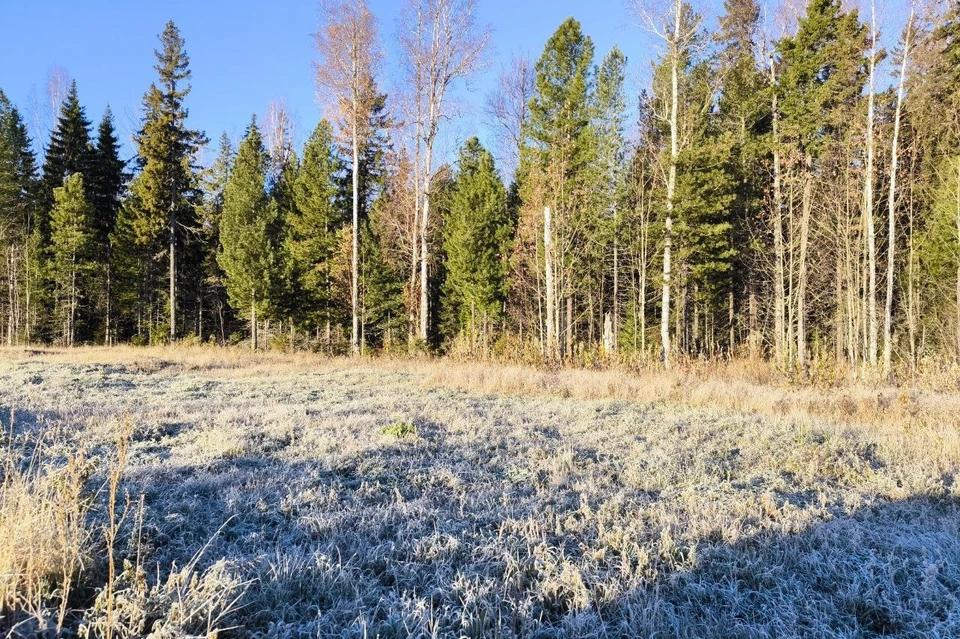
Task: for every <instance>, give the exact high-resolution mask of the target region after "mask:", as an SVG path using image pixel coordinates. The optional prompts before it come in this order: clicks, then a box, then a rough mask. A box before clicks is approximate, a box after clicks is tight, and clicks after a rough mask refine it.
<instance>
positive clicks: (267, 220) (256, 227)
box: [217, 118, 276, 350]
mask: <svg viewBox="0 0 960 639" xmlns="http://www.w3.org/2000/svg"><path fill="white" fill-rule="evenodd" d="M268 166H269V157H268V155H267V151H266V149H265V148H264V146H263V138H262V137H261V136H260V130H259V129H258V128H257V122H256V119H255V118H254V119H252V120H251V121H250V126H249V127H248V129H247V134H246V136H245V137H244V139H243V141H242V142H241V143H240V146H239V148H238V149H237V157H236V159H235V160H234V163H233V169H232V170H231V172H230V177H229V178H228V179H227V184H226V186H225V188H224V191H223V216H222V218H221V220H220V252H219V253H218V255H217V262H218V263H219V265H220V268H221V269H223V274H224V284H225V285H226V289H227V294H228V295H229V296H230V302H231V304H232V305H233V307H234V308H235V309H236V310H237V311H238V312H243V311H244V310H246V311H249V313H250V316H249V317H250V345H251V348H253V349H254V350H256V348H257V347H258V336H257V315H258V313H259V314H261V315H262V314H264V313H265V312H266V311H267V310H269V308H270V306H269V305H270V302H271V300H270V299H269V295H270V292H271V286H272V282H271V279H272V278H273V277H274V267H275V252H276V239H275V238H273V237H271V236H270V231H271V229H272V228H273V227H274V222H275V217H276V206H275V204H274V203H273V202H271V201H270V199H269V197H268V196H267V190H266V189H267V187H266V179H267V170H268Z"/></svg>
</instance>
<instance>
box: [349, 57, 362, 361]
mask: <svg viewBox="0 0 960 639" xmlns="http://www.w3.org/2000/svg"><path fill="white" fill-rule="evenodd" d="M354 69H356V62H354ZM356 103H357V100H356V99H355V100H354V105H355V106H354V109H353V122H352V127H353V128H352V132H351V133H352V138H353V256H352V260H351V264H352V273H351V283H350V303H351V307H350V308H351V321H352V328H353V331H352V333H351V334H350V350H351V352H352V353H353V354H354V355H359V354H360V342H359V339H360V315H359V314H358V312H357V311H358V307H359V305H360V239H359V238H360V234H359V228H360V140H359V136H358V135H357V118H358V117H359V114H358V113H357V108H356Z"/></svg>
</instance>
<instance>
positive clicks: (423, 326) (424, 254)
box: [420, 150, 430, 342]
mask: <svg viewBox="0 0 960 639" xmlns="http://www.w3.org/2000/svg"><path fill="white" fill-rule="evenodd" d="M429 157H430V151H429V150H428V151H427V158H429ZM429 162H430V160H429V159H428V160H427V163H428V164H429ZM428 173H429V170H428ZM425 179H426V183H427V185H426V188H425V189H424V193H423V215H422V216H421V217H420V221H421V225H420V339H421V340H423V341H424V342H426V341H427V339H428V337H429V329H430V280H429V271H428V268H429V260H430V254H429V250H430V247H429V243H428V242H427V229H428V228H429V226H428V224H429V222H430V192H429V188H430V186H429V182H430V178H429V177H428V178H425Z"/></svg>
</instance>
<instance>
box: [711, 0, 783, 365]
mask: <svg viewBox="0 0 960 639" xmlns="http://www.w3.org/2000/svg"><path fill="white" fill-rule="evenodd" d="M760 15H761V10H760V5H759V3H758V0H724V15H723V17H721V19H720V29H719V31H718V33H717V35H716V39H717V41H718V44H719V45H720V55H719V56H718V65H717V67H718V68H717V73H718V74H719V76H720V77H721V78H722V86H721V93H720V98H719V100H718V104H717V117H716V119H717V122H716V127H717V129H718V130H719V132H722V133H726V134H730V135H732V136H733V140H732V141H733V147H732V149H731V151H732V161H730V162H729V163H727V170H728V171H730V173H731V176H732V178H733V180H734V182H735V195H736V199H735V201H734V202H733V203H732V205H731V208H732V215H731V216H730V218H731V220H730V222H731V232H730V236H731V237H730V241H731V244H732V245H733V246H737V247H739V251H738V255H737V258H736V260H735V264H734V267H733V271H732V277H731V282H730V283H731V285H732V286H733V288H732V289H731V290H730V291H729V292H728V294H729V305H730V308H729V310H730V319H731V323H730V326H729V327H728V328H729V338H728V341H729V345H728V347H729V348H730V349H733V348H734V347H735V346H736V344H735V340H736V335H735V328H736V327H735V325H734V318H735V317H736V315H735V313H736V312H737V309H735V308H734V303H735V300H736V299H738V298H740V299H741V300H745V301H746V304H745V306H747V307H749V308H748V317H747V319H746V322H744V323H746V324H747V326H748V329H749V337H748V346H749V350H750V353H751V354H752V355H757V354H758V352H759V346H760V326H759V322H758V314H759V312H758V309H757V296H758V293H759V292H762V286H763V283H762V280H763V275H764V272H763V269H764V265H765V262H766V259H765V256H764V255H763V253H762V249H763V246H762V245H761V244H759V243H755V242H753V241H752V240H753V239H761V240H763V241H766V239H767V236H768V235H769V234H760V233H755V232H754V234H753V236H751V228H753V227H756V226H759V225H758V224H757V221H758V218H760V216H761V212H762V211H763V210H764V198H765V197H766V190H767V189H768V188H769V184H768V182H769V179H768V177H767V176H768V174H769V168H768V167H767V166H766V165H765V163H766V160H767V156H768V155H769V152H770V150H769V133H770V125H771V113H770V95H769V93H770V89H769V87H768V86H767V83H766V82H765V79H764V77H763V74H762V73H761V71H760V69H759V66H758V60H757V59H756V56H755V53H754V51H755V48H756V40H757V33H758V28H759V21H760ZM757 236H759V238H758V237H757ZM740 305H741V306H743V305H744V304H740ZM740 314H742V313H740Z"/></svg>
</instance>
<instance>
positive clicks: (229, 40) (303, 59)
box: [0, 0, 906, 152]
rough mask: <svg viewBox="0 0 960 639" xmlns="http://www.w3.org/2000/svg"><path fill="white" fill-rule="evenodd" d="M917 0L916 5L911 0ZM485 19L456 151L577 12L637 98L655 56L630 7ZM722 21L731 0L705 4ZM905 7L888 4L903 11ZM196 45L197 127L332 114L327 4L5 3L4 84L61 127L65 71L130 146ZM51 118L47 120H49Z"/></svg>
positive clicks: (1, 4)
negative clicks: (165, 66) (155, 91)
mask: <svg viewBox="0 0 960 639" xmlns="http://www.w3.org/2000/svg"><path fill="white" fill-rule="evenodd" d="M369 1H370V5H371V9H372V10H373V11H374V13H375V14H376V15H377V16H378V19H379V22H380V36H381V40H382V41H383V43H384V48H385V50H386V52H387V55H388V60H389V61H390V64H388V65H387V66H386V69H385V73H384V77H383V78H382V79H381V85H382V87H383V89H384V90H386V91H387V92H388V93H389V92H392V91H393V90H395V88H396V86H397V79H396V73H395V66H391V64H394V65H395V61H396V44H395V43H396V40H397V29H398V25H397V17H398V14H399V9H400V6H401V1H402V0H369ZM903 2H906V0H903ZM477 4H478V10H479V20H478V22H479V23H480V24H487V25H489V26H490V27H491V28H492V29H493V38H492V43H491V44H492V47H491V49H490V51H489V52H488V56H487V57H488V62H489V65H488V67H487V69H486V70H485V71H483V72H482V73H480V74H478V76H477V77H476V78H475V79H474V80H473V81H471V82H470V84H469V86H467V87H465V88H464V90H463V91H462V93H461V98H462V101H463V102H464V103H465V104H467V105H468V107H472V110H473V112H469V111H468V112H467V113H466V114H465V115H464V116H463V118H462V119H461V122H460V123H458V124H457V125H455V126H454V127H452V128H451V135H450V136H449V138H450V139H449V140H447V147H448V148H447V149H445V151H446V152H450V151H451V150H452V148H453V147H454V146H455V145H456V144H457V143H458V142H459V141H460V140H462V139H463V138H464V137H466V136H467V135H470V134H473V133H477V134H479V135H480V136H481V138H484V137H486V135H485V134H486V129H485V127H484V126H483V124H482V122H481V121H482V117H481V113H480V109H481V108H482V105H483V104H484V101H485V96H486V93H487V92H488V91H489V90H490V89H491V88H492V87H493V86H494V82H495V78H496V76H497V73H498V71H499V65H500V62H501V60H504V59H509V57H510V55H511V53H515V52H522V53H527V54H529V55H530V56H531V57H533V58H536V57H537V56H538V55H539V54H540V52H541V51H542V48H543V45H544V43H545V42H546V40H547V38H548V37H549V36H550V34H551V33H553V31H554V30H555V29H556V28H557V26H558V25H559V24H560V23H561V22H562V21H563V20H564V19H565V18H567V17H568V16H571V15H572V16H574V17H575V18H577V19H578V20H580V22H581V23H582V25H583V29H584V31H585V32H586V33H587V34H588V35H590V36H591V37H592V38H593V40H594V43H595V45H596V50H597V61H598V62H599V59H600V58H601V57H602V56H603V55H604V54H605V53H606V51H607V50H609V48H610V47H611V46H612V45H613V44H614V43H617V44H618V45H619V46H620V48H621V49H623V50H624V52H625V53H626V54H627V56H628V58H629V63H630V67H631V69H630V82H631V86H630V92H631V93H635V92H636V90H637V89H638V88H639V87H640V85H641V84H642V83H643V82H644V78H645V77H647V76H648V73H647V69H648V68H649V61H650V59H651V56H652V55H654V51H653V49H652V48H651V40H650V39H649V38H648V37H647V36H646V35H645V34H644V33H643V32H642V31H641V30H640V29H639V28H638V27H637V26H636V19H635V17H634V16H633V14H632V13H631V11H630V10H629V5H628V2H627V0H477ZM696 4H697V6H698V7H699V8H700V9H701V10H702V11H703V12H704V13H705V14H707V15H708V16H715V15H716V13H717V12H718V10H719V7H720V6H721V5H722V0H703V1H701V2H697V3H696ZM900 4H902V3H901V2H900V0H893V1H892V2H884V1H883V0H880V1H879V2H878V5H881V9H883V6H882V5H889V7H893V9H892V11H893V12H894V13H896V12H897V10H896V9H895V7H897V6H898V5H900ZM170 19H172V20H174V21H175V22H176V23H177V25H178V26H179V27H180V30H181V34H182V35H183V37H184V38H185V40H186V48H187V52H188V53H189V55H190V58H191V67H192V69H193V92H192V93H191V95H190V97H189V98H188V102H187V104H188V107H189V109H190V123H191V126H193V127H196V128H199V129H202V130H204V131H205V132H206V133H207V135H208V136H209V137H210V138H211V139H214V140H215V139H216V138H217V137H218V136H219V134H220V132H221V131H226V132H227V133H228V134H229V135H230V136H231V138H232V139H234V141H236V140H237V139H238V138H239V137H240V136H241V135H242V132H243V130H244V128H245V127H246V124H247V122H248V121H249V119H250V115H251V114H253V113H256V114H257V115H258V117H259V118H262V117H263V114H264V113H265V112H266V109H267V105H268V104H269V103H270V101H271V100H276V99H284V100H286V102H287V106H288V108H289V110H290V111H291V113H292V114H293V115H294V119H295V125H296V128H297V138H298V142H301V141H302V140H304V139H305V138H306V136H307V135H309V132H310V130H311V129H312V128H313V127H314V126H315V124H316V122H317V120H318V119H319V117H320V108H319V107H318V106H317V104H316V101H315V98H314V85H313V72H312V68H311V64H312V61H313V59H314V57H315V54H314V43H313V38H312V36H311V34H312V33H314V32H315V31H316V29H317V25H318V11H317V4H316V2H315V0H274V2H262V1H257V2H254V1H252V0H164V1H162V2H142V1H140V0H80V1H77V0H0V89H3V90H4V91H5V92H6V93H7V95H8V97H9V98H10V99H11V100H13V101H14V103H16V104H17V106H18V107H19V108H20V109H21V110H22V111H23V112H24V114H25V116H26V117H27V118H28V120H31V124H32V125H33V129H34V130H36V129H40V128H42V127H43V126H44V125H46V126H49V123H50V115H49V114H44V113H43V110H44V109H43V105H44V103H45V102H46V85H47V80H48V78H49V76H50V74H51V72H52V70H54V69H55V68H62V69H64V70H65V71H66V72H67V73H68V74H69V76H70V77H71V78H73V79H75V80H76V81H77V85H78V89H79V92H80V100H81V103H82V104H83V105H84V106H85V107H86V109H87V115H88V117H89V118H90V119H91V120H93V122H94V125H95V124H96V122H97V121H99V119H100V117H101V115H102V113H103V110H104V108H105V106H106V105H107V104H110V105H111V107H112V108H113V111H114V114H115V117H116V121H117V127H118V129H119V131H120V135H121V138H122V139H123V141H124V142H125V143H127V150H128V152H132V151H129V149H130V147H129V139H130V134H131V133H132V131H134V130H135V129H136V127H137V123H138V120H139V107H140V99H141V96H142V95H143V93H144V91H145V90H146V88H147V87H148V86H149V84H150V82H151V81H152V80H153V79H154V77H155V72H154V70H153V68H152V66H153V64H154V58H153V49H154V48H155V47H156V45H157V34H158V33H159V32H160V31H161V30H162V29H163V25H164V23H165V22H166V21H167V20H170ZM44 119H46V122H44Z"/></svg>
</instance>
